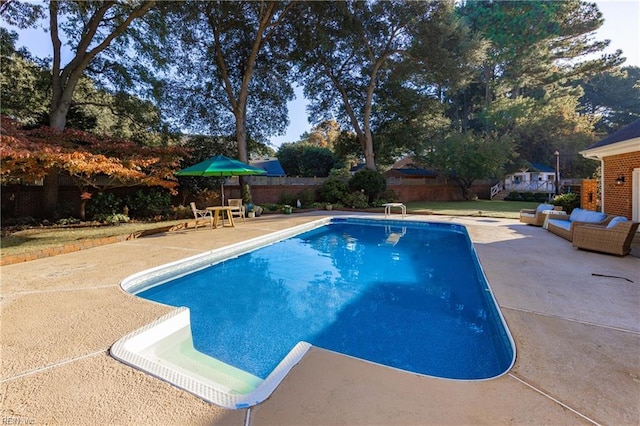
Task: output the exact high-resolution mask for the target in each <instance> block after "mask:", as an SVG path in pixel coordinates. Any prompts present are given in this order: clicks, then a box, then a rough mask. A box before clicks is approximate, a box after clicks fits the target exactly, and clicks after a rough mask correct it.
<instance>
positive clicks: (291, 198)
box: [263, 192, 297, 207]
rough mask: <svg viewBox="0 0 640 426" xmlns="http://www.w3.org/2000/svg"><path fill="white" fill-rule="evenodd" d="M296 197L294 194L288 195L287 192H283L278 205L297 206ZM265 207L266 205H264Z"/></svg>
mask: <svg viewBox="0 0 640 426" xmlns="http://www.w3.org/2000/svg"><path fill="white" fill-rule="evenodd" d="M296 200H297V198H296V196H295V195H294V194H288V193H286V192H282V193H280V198H279V199H278V204H281V205H289V206H295V205H296ZM263 207H264V205H263Z"/></svg>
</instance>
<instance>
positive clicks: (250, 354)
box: [138, 219, 514, 379]
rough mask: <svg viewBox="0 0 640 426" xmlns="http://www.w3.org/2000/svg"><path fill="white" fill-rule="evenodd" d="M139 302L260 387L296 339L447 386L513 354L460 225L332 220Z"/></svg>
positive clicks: (478, 375) (490, 373) (501, 365)
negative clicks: (182, 312)
mask: <svg viewBox="0 0 640 426" xmlns="http://www.w3.org/2000/svg"><path fill="white" fill-rule="evenodd" d="M138 295H139V296H141V297H144V298H146V299H149V300H154V301H157V302H161V303H165V304H168V305H172V306H186V307H188V308H189V309H190V311H191V330H192V334H193V340H194V345H195V347H196V349H197V350H199V351H201V352H204V353H206V354H208V355H210V356H212V357H214V358H217V359H219V360H221V361H224V362H226V363H228V364H231V365H233V366H235V367H238V368H240V369H242V370H245V371H247V372H249V373H252V374H254V375H256V376H258V377H261V378H265V377H266V376H267V375H268V374H269V373H270V372H271V371H272V370H273V369H274V368H275V367H276V365H277V364H278V363H279V362H280V361H281V360H282V358H284V357H285V356H286V354H287V353H288V352H289V351H290V350H291V349H292V348H293V347H294V345H295V344H296V343H298V342H299V341H306V342H309V343H311V344H312V345H315V346H318V347H322V348H325V349H329V350H333V351H336V352H340V353H343V354H347V355H351V356H355V357H358V358H362V359H366V360H369V361H373V362H376V363H380V364H384V365H388V366H391V367H395V368H399V369H403V370H408V371H411V372H415V373H420V374H426V375H431V376H437V377H444V378H452V379H484V378H490V377H494V376H497V375H500V374H502V373H504V372H505V371H506V370H507V369H508V368H509V367H510V365H511V364H512V361H513V357H514V350H513V347H512V344H511V341H510V339H509V336H508V334H507V331H506V330H505V328H504V325H503V322H502V320H501V317H500V315H499V313H498V311H497V307H496V306H495V303H494V301H493V297H492V296H491V293H490V290H489V288H488V285H487V283H486V280H485V278H484V274H483V273H482V271H481V268H480V266H479V264H478V262H477V259H476V256H475V253H474V251H473V249H472V245H471V242H470V240H469V237H468V235H467V233H466V230H465V228H464V227H462V226H459V225H451V224H436V223H424V222H416V223H411V222H408V221H407V222H405V221H402V222H398V221H380V220H356V219H348V220H347V219H342V220H338V219H334V220H333V222H332V223H331V224H329V225H327V226H322V227H320V228H317V229H315V230H312V231H310V232H306V233H304V234H300V235H298V236H295V237H292V238H289V239H286V240H284V241H280V242H278V243H275V244H272V245H268V246H265V247H262V248H259V249H257V250H255V251H252V252H250V253H247V254H244V255H241V256H239V257H237V258H233V259H229V260H226V261H223V262H221V263H218V264H216V265H214V266H211V267H208V268H206V269H202V270H199V271H196V272H193V273H190V274H188V275H185V276H182V277H180V278H178V279H175V280H172V281H169V282H167V283H164V284H161V285H158V286H156V287H152V288H150V289H148V290H144V291H142V292H140V293H138Z"/></svg>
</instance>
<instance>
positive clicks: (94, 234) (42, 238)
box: [0, 200, 538, 256]
mask: <svg viewBox="0 0 640 426" xmlns="http://www.w3.org/2000/svg"><path fill="white" fill-rule="evenodd" d="M537 205H538V203H531V202H523V201H488V200H478V201H451V202H414V203H406V206H407V212H408V213H417V214H439V215H452V216H476V217H478V216H482V217H501V218H511V219H517V218H518V217H519V215H518V212H519V211H520V209H523V208H534V207H536V206H537ZM370 211H376V212H382V211H383V209H382V208H377V209H371V210H370ZM184 222H185V220H184V219H183V220H180V221H171V222H157V223H124V224H120V225H117V226H99V227H89V228H53V227H52V228H33V229H26V230H23V231H19V232H15V233H12V234H10V235H6V236H4V237H3V238H2V239H0V249H1V254H2V256H6V255H10V254H19V253H26V252H29V251H32V250H42V249H44V248H49V247H57V246H61V245H64V244H69V243H73V242H77V241H80V240H86V239H91V238H102V237H110V236H116V235H129V234H132V233H135V232H139V231H144V230H147V229H155V228H160V227H163V226H168V225H175V224H177V223H184Z"/></svg>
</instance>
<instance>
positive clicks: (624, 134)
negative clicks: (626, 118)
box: [587, 118, 640, 150]
mask: <svg viewBox="0 0 640 426" xmlns="http://www.w3.org/2000/svg"><path fill="white" fill-rule="evenodd" d="M635 138H640V118H639V119H637V120H636V121H634V122H632V123H631V124H629V125H627V126H625V127H623V128H622V129H620V130H618V131H617V132H613V133H611V134H610V135H609V136H607V137H605V138H604V139H602V140H601V141H600V142H596V143H595V144H593V145H591V146H590V147H589V148H587V150H589V149H593V148H600V147H603V146H607V145H612V144H614V143H618V142H624V141H628V140H630V139H635Z"/></svg>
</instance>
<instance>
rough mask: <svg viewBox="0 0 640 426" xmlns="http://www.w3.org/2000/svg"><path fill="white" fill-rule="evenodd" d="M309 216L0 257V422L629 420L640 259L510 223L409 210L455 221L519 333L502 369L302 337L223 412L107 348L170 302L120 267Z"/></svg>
mask: <svg viewBox="0 0 640 426" xmlns="http://www.w3.org/2000/svg"><path fill="white" fill-rule="evenodd" d="M333 213H335V214H334V215H338V214H341V213H340V212H333ZM320 214H321V213H320V212H318V213H308V214H296V215H274V216H263V217H261V218H258V219H252V220H247V221H246V222H245V223H242V222H241V221H239V222H237V227H236V228H222V229H217V230H214V231H212V230H209V229H206V228H201V229H198V231H194V230H193V229H187V230H181V231H176V232H171V233H167V234H159V235H152V236H149V237H145V238H140V239H137V240H131V241H125V242H121V243H116V244H111V245H105V246H100V247H95V248H92V249H89V250H83V251H78V252H73V253H69V254H64V255H60V256H55V257H50V258H46V259H39V260H34V261H30V262H25V263H20V264H14V265H7V266H3V267H2V270H1V280H2V281H1V287H0V296H1V299H0V321H1V325H0V327H1V328H0V337H1V341H0V351H1V352H0V398H1V411H0V419H1V420H0V421H1V422H2V424H14V425H15V424H55V423H63V424H150V425H151V424H153V425H156V424H166V425H169V424H191V425H212V424H221V425H238V426H241V425H245V424H249V425H256V426H258V425H271V424H277V425H286V424H291V425H303V424H315V425H354V424H358V425H375V424H379V425H390V424H396V425H408V424H416V425H418V424H420V425H424V424H506V423H511V424H554V425H556V424H590V423H591V424H611V425H622V424H629V425H631V424H639V423H640V259H638V258H636V257H633V256H626V257H624V258H620V257H616V256H609V255H604V254H598V253H590V252H585V251H579V250H575V249H574V248H573V247H572V246H571V244H570V243H569V242H567V241H565V240H563V239H562V238H560V237H558V236H556V235H553V234H551V233H549V232H547V231H545V230H543V229H541V228H536V227H531V226H527V225H524V224H521V223H519V222H518V221H516V220H509V219H494V218H487V217H478V218H464V217H448V216H420V219H422V220H433V221H445V222H455V223H460V224H463V225H465V226H467V229H468V231H469V234H470V235H471V238H472V240H473V242H474V246H475V248H476V250H477V252H478V256H479V258H480V261H481V263H482V266H483V268H484V271H485V274H486V275H487V278H488V280H489V282H490V284H491V287H492V289H493V292H494V295H495V297H496V299H497V301H498V304H499V305H500V309H501V311H502V313H503V315H504V317H505V319H506V322H507V324H508V326H509V329H510V331H511V334H512V335H513V338H514V340H515V342H516V350H517V358H516V363H515V365H514V367H513V368H512V369H511V370H510V371H509V372H508V373H507V374H505V375H503V376H501V377H499V378H497V379H493V380H487V381H482V382H459V381H450V380H441V379H436V378H429V377H421V376H417V375H415V374H410V373H405V372H400V371H396V370H392V369H389V368H385V367H381V366H377V365H372V364H369V363H367V362H364V361H360V360H357V359H353V358H348V357H345V356H342V355H339V354H335V353H332V352H328V351H325V350H322V349H319V348H312V349H311V350H310V352H309V353H308V354H307V355H306V356H305V357H304V358H303V360H302V361H301V362H300V363H299V364H298V365H297V366H296V367H294V368H293V370H292V371H291V373H290V374H289V375H288V376H287V377H286V378H285V379H284V381H283V382H282V383H281V384H280V386H279V387H278V388H277V389H276V390H275V392H274V393H273V395H272V396H271V397H270V398H269V399H267V400H266V401H265V402H264V403H262V404H259V405H257V406H255V407H252V408H251V409H250V410H225V409H222V408H219V407H217V406H214V405H211V404H208V403H205V402H204V401H202V400H200V399H198V398H197V397H195V396H193V395H191V394H189V393H187V392H185V391H182V390H180V389H178V388H175V387H174V386H172V385H170V384H168V383H165V382H163V381H161V380H159V379H156V378H154V377H151V376H148V375H146V374H145V373H142V372H140V371H138V370H135V369H133V368H131V367H128V366H126V365H124V364H122V363H120V362H118V361H117V360H115V359H114V358H112V357H111V356H110V355H109V348H110V347H111V345H113V343H114V342H115V341H116V340H118V339H119V338H120V337H122V336H123V335H125V334H126V333H128V332H130V331H133V330H135V329H137V328H139V327H142V326H144V325H145V324H147V323H149V322H151V321H153V320H154V319H156V318H158V317H160V316H161V315H163V314H165V313H167V312H169V311H170V310H171V308H169V307H163V306H159V305H156V304H153V303H151V302H148V301H145V300H142V299H139V298H137V297H135V296H132V295H129V294H126V293H125V292H124V291H123V290H122V289H121V288H120V286H119V283H120V281H122V280H123V279H124V278H126V277H127V276H129V275H131V274H133V273H135V272H139V271H141V270H144V269H148V268H151V267H153V266H157V265H161V264H164V263H167V262H170V261H175V260H178V259H181V258H184V257H188V256H191V255H194V254H198V253H202V252H206V251H208V250H211V249H214V248H218V247H222V246H225V245H228V244H231V243H234V242H238V241H242V240H245V239H248V238H252V237H257V236H260V235H264V234H266V233H270V232H273V231H276V230H280V229H284V228H288V227H290V226H293V225H297V224H301V223H304V222H307V221H310V220H315V219H317V218H318V217H319V215H320ZM393 218H394V219H396V217H395V215H394V217H393ZM410 219H411V216H409V217H408V219H407V220H410ZM594 274H595V275H594ZM625 278H626V279H625ZM627 279H628V280H631V281H633V282H629V281H627Z"/></svg>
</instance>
